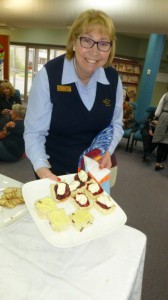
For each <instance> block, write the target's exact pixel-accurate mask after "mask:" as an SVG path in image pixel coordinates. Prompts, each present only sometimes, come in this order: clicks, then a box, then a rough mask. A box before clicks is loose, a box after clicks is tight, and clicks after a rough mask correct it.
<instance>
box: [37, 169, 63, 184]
mask: <svg viewBox="0 0 168 300" xmlns="http://www.w3.org/2000/svg"><path fill="white" fill-rule="evenodd" d="M36 173H37V175H38V177H39V178H40V179H43V178H49V179H51V180H55V181H60V178H59V177H58V176H56V175H54V174H53V173H52V172H51V171H50V169H48V168H47V167H43V168H39V169H38V170H36Z"/></svg>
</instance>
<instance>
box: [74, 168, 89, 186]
mask: <svg viewBox="0 0 168 300" xmlns="http://www.w3.org/2000/svg"><path fill="white" fill-rule="evenodd" d="M74 179H75V180H79V181H81V182H83V183H86V182H88V181H89V180H90V179H91V177H90V176H89V174H88V173H87V172H85V171H84V170H80V171H79V172H78V173H77V174H75V177H74Z"/></svg>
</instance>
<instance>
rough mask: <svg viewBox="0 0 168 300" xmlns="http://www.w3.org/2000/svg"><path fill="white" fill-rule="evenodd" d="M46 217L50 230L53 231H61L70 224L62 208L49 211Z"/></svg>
mask: <svg viewBox="0 0 168 300" xmlns="http://www.w3.org/2000/svg"><path fill="white" fill-rule="evenodd" d="M47 217H48V220H49V223H50V225H51V228H52V229H53V230H55V231H63V230H65V229H67V227H68V226H69V225H70V224H71V220H70V218H69V216H68V215H67V214H66V213H65V210H64V209H63V208H60V209H56V210H53V211H50V212H49V213H48V215H47Z"/></svg>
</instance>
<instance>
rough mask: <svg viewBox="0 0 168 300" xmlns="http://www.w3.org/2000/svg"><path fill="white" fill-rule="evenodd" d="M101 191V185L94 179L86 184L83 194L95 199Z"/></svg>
mask: <svg viewBox="0 0 168 300" xmlns="http://www.w3.org/2000/svg"><path fill="white" fill-rule="evenodd" d="M102 193H103V189H102V187H101V186H100V185H99V184H98V183H97V182H96V181H94V180H92V181H91V182H90V183H88V184H87V186H86V189H85V194H86V195H87V197H88V198H89V199H96V198H97V196H98V195H101V194H102Z"/></svg>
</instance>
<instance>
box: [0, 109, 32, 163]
mask: <svg viewBox="0 0 168 300" xmlns="http://www.w3.org/2000/svg"><path fill="white" fill-rule="evenodd" d="M25 112H26V108H25V107H24V106H23V105H22V104H14V105H13V106H12V110H10V117H11V121H10V122H8V123H7V124H6V125H5V126H4V128H3V130H2V131H0V161H5V162H12V161H17V160H19V159H20V158H21V157H22V155H23V154H24V152H25V146H24V139H23V133H24V116H25Z"/></svg>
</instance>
